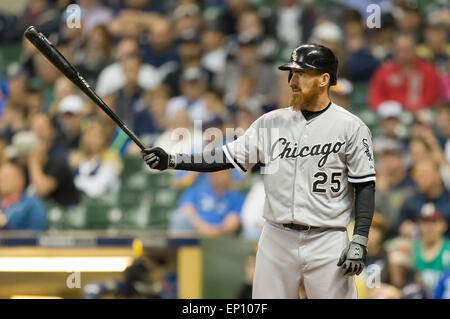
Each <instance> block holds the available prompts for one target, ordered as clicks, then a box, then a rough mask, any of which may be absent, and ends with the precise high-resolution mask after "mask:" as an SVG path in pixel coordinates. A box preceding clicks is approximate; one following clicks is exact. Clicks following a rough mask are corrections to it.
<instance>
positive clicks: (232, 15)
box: [218, 0, 250, 36]
mask: <svg viewBox="0 0 450 319" xmlns="http://www.w3.org/2000/svg"><path fill="white" fill-rule="evenodd" d="M225 2H226V9H225V10H224V11H223V12H222V13H221V14H220V16H219V17H218V21H219V24H220V26H221V28H222V29H223V30H224V32H225V34H226V35H227V36H229V35H233V34H236V33H237V30H236V22H237V20H238V18H239V17H240V16H241V14H242V13H243V12H244V11H245V10H246V9H248V8H249V7H250V5H249V0H225Z"/></svg>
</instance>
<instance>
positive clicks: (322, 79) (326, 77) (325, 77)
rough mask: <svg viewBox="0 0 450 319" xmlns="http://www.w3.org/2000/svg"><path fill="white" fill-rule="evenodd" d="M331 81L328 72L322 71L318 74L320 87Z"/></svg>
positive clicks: (326, 85)
mask: <svg viewBox="0 0 450 319" xmlns="http://www.w3.org/2000/svg"><path fill="white" fill-rule="evenodd" d="M330 81H331V77H330V74H329V73H322V75H321V76H320V86H321V87H328V84H329V83H330Z"/></svg>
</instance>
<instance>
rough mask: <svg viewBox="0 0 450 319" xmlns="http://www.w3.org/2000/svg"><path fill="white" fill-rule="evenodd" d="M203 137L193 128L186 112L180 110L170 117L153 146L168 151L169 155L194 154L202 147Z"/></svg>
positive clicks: (197, 129) (196, 128)
mask: <svg viewBox="0 0 450 319" xmlns="http://www.w3.org/2000/svg"><path fill="white" fill-rule="evenodd" d="M202 144H203V137H202V134H201V131H199V128H198V127H194V125H193V124H192V122H191V120H190V119H189V113H188V111H187V110H184V109H181V110H179V111H176V112H175V114H173V115H172V117H171V118H170V121H169V122H168V126H167V128H166V130H165V131H164V132H163V134H161V135H160V136H159V137H158V138H157V139H156V141H155V144H154V145H155V146H159V147H161V148H163V149H166V148H167V149H168V150H169V151H170V152H171V153H188V154H189V153H193V152H194V153H195V152H200V151H201V150H202V147H203V145H202Z"/></svg>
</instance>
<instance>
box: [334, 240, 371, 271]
mask: <svg viewBox="0 0 450 319" xmlns="http://www.w3.org/2000/svg"><path fill="white" fill-rule="evenodd" d="M366 256H367V248H366V247H365V246H364V245H362V244H360V243H357V242H355V241H354V240H353V241H351V242H349V243H348V245H347V247H345V249H344V250H343V251H342V254H341V257H340V258H339V261H338V263H337V266H338V267H341V269H342V273H343V274H344V275H348V276H353V275H359V274H360V273H361V272H362V271H363V269H364V263H365V261H366Z"/></svg>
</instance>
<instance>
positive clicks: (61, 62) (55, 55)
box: [24, 26, 146, 150]
mask: <svg viewBox="0 0 450 319" xmlns="http://www.w3.org/2000/svg"><path fill="white" fill-rule="evenodd" d="M24 35H25V37H26V38H27V39H28V40H29V41H30V42H31V43H32V44H33V45H34V46H35V47H36V48H37V49H38V50H39V51H40V52H41V53H42V54H43V55H44V56H45V57H46V58H47V59H48V60H49V61H50V62H51V63H52V64H53V65H54V66H55V67H56V68H57V69H58V70H59V71H61V72H62V73H63V74H64V75H65V76H66V77H67V78H68V79H69V80H70V81H72V82H73V84H75V85H76V86H77V87H79V88H80V89H81V90H82V91H83V92H84V93H85V94H86V95H87V96H88V97H89V98H90V99H91V100H92V101H93V102H94V103H95V104H97V105H98V106H99V107H100V108H101V109H102V110H103V111H104V112H105V113H106V114H107V115H108V116H109V117H110V118H111V119H112V120H113V121H114V122H115V123H116V124H117V125H118V126H119V127H120V128H121V129H122V131H124V132H125V134H127V135H128V136H129V137H130V138H131V139H132V140H133V141H134V142H135V143H136V144H137V146H139V148H140V149H141V150H143V149H144V148H146V145H145V144H144V143H143V142H142V141H141V140H140V139H139V138H138V137H137V136H136V134H134V132H133V131H131V130H130V129H129V128H128V127H127V126H126V125H125V123H124V122H123V121H122V120H121V119H120V117H118V116H117V114H116V113H114V112H113V110H111V109H110V107H109V106H108V105H106V103H105V102H104V101H103V100H102V99H101V98H100V97H99V96H98V95H97V93H95V91H94V90H93V89H92V88H91V87H90V86H89V84H88V83H87V82H86V80H85V79H84V78H83V76H82V75H81V74H80V73H79V72H78V71H77V70H76V69H75V67H74V66H73V65H72V64H70V62H69V61H67V60H66V58H65V57H64V56H63V55H62V54H61V53H60V52H59V51H58V50H57V49H56V48H55V47H54V46H53V44H52V43H51V42H50V41H49V40H48V39H47V38H46V37H45V36H44V35H43V34H42V33H41V32H39V31H38V30H37V29H36V28H35V27H34V26H30V27H28V28H27V29H26V30H25V32H24Z"/></svg>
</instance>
